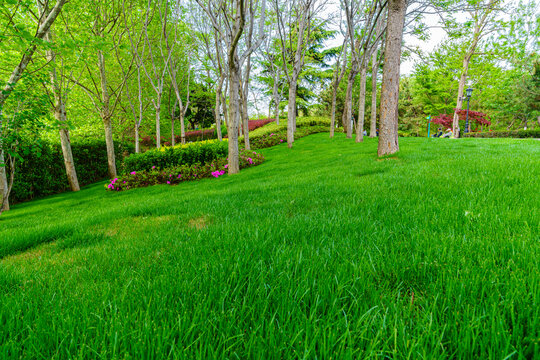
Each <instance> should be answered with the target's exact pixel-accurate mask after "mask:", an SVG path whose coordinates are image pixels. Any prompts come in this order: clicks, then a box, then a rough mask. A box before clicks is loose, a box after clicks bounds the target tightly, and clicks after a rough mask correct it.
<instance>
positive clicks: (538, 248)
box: [0, 134, 540, 359]
mask: <svg viewBox="0 0 540 360" xmlns="http://www.w3.org/2000/svg"><path fill="white" fill-rule="evenodd" d="M401 147H402V150H401V152H400V154H399V156H397V157H396V158H390V159H386V160H377V159H376V157H375V153H376V140H373V139H367V140H366V141H365V143H364V144H355V143H354V142H352V141H346V140H345V138H344V137H343V136H342V134H339V135H338V136H337V138H336V139H334V140H333V141H332V140H330V139H328V134H317V135H312V136H310V137H307V138H304V139H299V140H298V141H297V142H296V143H295V148H294V149H292V150H289V149H287V147H286V146H285V145H281V146H278V147H274V148H269V149H264V150H262V152H263V153H264V155H265V156H266V157H267V161H266V162H265V163H264V164H263V165H260V166H258V167H255V168H251V169H247V170H244V171H242V173H241V174H239V175H236V176H232V177H227V176H225V177H222V178H220V179H207V180H203V181H200V182H192V183H184V184H182V185H180V186H177V187H169V186H156V187H152V188H146V189H136V190H133V191H128V192H124V193H107V192H105V189H104V188H103V184H99V185H95V186H91V187H89V188H87V189H85V190H83V191H81V192H80V193H77V194H61V195H57V196H53V197H49V198H46V199H42V200H38V201H34V202H31V203H25V204H21V205H18V206H15V207H14V209H13V210H12V211H10V212H8V213H5V214H3V215H2V217H1V218H0V257H2V258H3V259H2V260H0V324H1V326H0V358H2V357H9V358H19V357H25V358H38V357H41V356H42V357H44V358H66V357H69V356H73V357H77V358H98V357H103V358H115V357H116V356H119V357H120V358H130V357H132V358H165V357H167V356H169V357H172V358H200V359H208V358H213V357H219V358H224V357H227V358H265V359H280V358H291V357H299V358H303V357H306V358H314V357H315V355H317V357H318V358H329V357H330V354H334V355H335V358H352V357H356V358H368V357H369V356H372V357H377V356H376V355H378V356H381V355H387V356H389V357H391V358H396V359H398V358H399V359H401V358H409V357H410V358H420V357H426V358H488V357H492V358H498V359H502V358H504V357H505V356H507V355H510V354H513V356H512V357H511V358H533V357H535V356H538V355H539V354H540V348H539V346H540V345H539V338H540V330H539V329H540V320H539V318H540V310H539V309H540V306H539V300H540V288H539V284H540V274H539V259H540V243H539V239H540V234H539V226H540V225H539V219H540V211H539V207H540V195H539V194H540V192H539V191H538V189H539V188H540V160H539V159H540V143H539V142H537V141H534V140H507V139H500V140H499V139H497V140H484V139H465V140H455V141H451V140H439V139H432V140H428V139H412V138H408V139H402V140H401ZM51 241H52V242H51ZM39 243H44V244H42V245H40V246H36V245H37V244H39ZM22 249H26V251H22V252H21V251H20V250H22Z"/></svg>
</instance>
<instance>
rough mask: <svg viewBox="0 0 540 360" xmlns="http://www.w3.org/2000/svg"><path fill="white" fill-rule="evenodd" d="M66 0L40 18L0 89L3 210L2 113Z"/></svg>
mask: <svg viewBox="0 0 540 360" xmlns="http://www.w3.org/2000/svg"><path fill="white" fill-rule="evenodd" d="M66 2H67V0H58V1H57V2H56V4H55V5H54V7H52V9H51V11H50V12H49V14H48V15H47V16H46V17H45V18H44V19H43V20H40V21H39V22H38V26H37V30H36V33H35V35H34V37H33V39H32V41H31V42H30V44H29V45H28V47H27V48H26V50H24V52H23V54H22V56H21V60H20V61H19V63H18V64H17V65H16V66H15V68H14V69H13V71H12V72H11V75H10V77H9V79H8V80H7V81H6V82H5V85H3V88H2V90H1V91H0V197H1V199H0V200H1V206H0V207H1V209H2V210H9V193H8V181H7V176H6V168H5V160H4V148H3V141H2V138H1V133H2V130H3V129H2V124H3V121H2V116H3V115H2V114H3V108H4V104H5V102H6V100H7V99H8V97H9V96H10V95H11V93H12V92H13V89H14V88H15V86H16V85H17V83H18V82H19V80H20V79H21V77H22V76H23V74H24V72H25V70H26V68H27V66H28V64H29V63H30V61H31V60H32V56H33V55H34V53H35V51H36V49H37V46H38V44H39V40H42V39H43V38H44V37H45V36H46V35H47V33H48V32H49V29H50V28H51V26H52V24H53V23H54V21H55V20H56V18H57V17H58V15H60V12H61V11H62V8H63V7H64V5H65V4H66Z"/></svg>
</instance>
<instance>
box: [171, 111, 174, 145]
mask: <svg viewBox="0 0 540 360" xmlns="http://www.w3.org/2000/svg"><path fill="white" fill-rule="evenodd" d="M171 145H172V146H174V145H175V138H174V116H172V117H171Z"/></svg>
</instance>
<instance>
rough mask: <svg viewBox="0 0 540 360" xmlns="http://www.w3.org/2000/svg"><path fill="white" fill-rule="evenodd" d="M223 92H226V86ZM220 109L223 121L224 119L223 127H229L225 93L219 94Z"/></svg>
mask: <svg viewBox="0 0 540 360" xmlns="http://www.w3.org/2000/svg"><path fill="white" fill-rule="evenodd" d="M225 92H227V87H225ZM221 109H222V110H221V112H222V113H223V121H225V127H226V128H227V129H229V110H228V109H227V98H226V97H225V95H222V96H221ZM227 131H228V130H227Z"/></svg>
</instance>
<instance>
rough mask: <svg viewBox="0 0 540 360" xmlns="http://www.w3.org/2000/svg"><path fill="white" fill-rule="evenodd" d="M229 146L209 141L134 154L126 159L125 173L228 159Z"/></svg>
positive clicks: (224, 143)
mask: <svg viewBox="0 0 540 360" xmlns="http://www.w3.org/2000/svg"><path fill="white" fill-rule="evenodd" d="M227 146H228V143H227V141H222V142H220V141H217V140H209V141H200V142H194V143H189V144H186V145H178V146H175V147H167V148H162V149H159V150H158V149H154V150H149V151H147V152H144V153H140V154H132V155H131V156H128V157H127V158H126V159H124V167H123V173H124V174H127V173H130V172H133V171H148V170H152V169H153V168H154V167H155V168H157V169H166V168H170V167H175V166H180V165H192V164H195V163H200V164H206V163H208V162H211V161H213V160H215V159H219V158H222V157H227V154H228V148H227Z"/></svg>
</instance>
